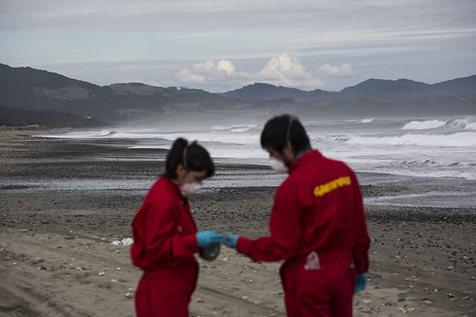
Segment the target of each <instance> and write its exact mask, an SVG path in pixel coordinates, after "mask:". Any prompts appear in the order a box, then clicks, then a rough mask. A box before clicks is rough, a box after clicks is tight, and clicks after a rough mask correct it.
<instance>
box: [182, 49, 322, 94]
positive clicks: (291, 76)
mask: <svg viewBox="0 0 476 317" xmlns="http://www.w3.org/2000/svg"><path fill="white" fill-rule="evenodd" d="M175 79H176V80H177V81H178V82H179V83H182V84H191V85H197V86H201V87H205V86H210V85H220V86H229V87H233V88H236V87H237V86H242V85H246V84H249V83H252V82H265V83H269V84H273V85H277V86H286V87H296V88H302V89H316V88H318V87H322V86H324V82H322V81H321V80H320V79H319V78H317V77H315V76H314V75H312V74H311V73H310V72H309V71H308V70H307V68H306V67H305V66H304V65H303V64H301V62H300V61H299V60H298V59H297V57H293V56H290V55H288V54H282V55H279V56H274V57H271V58H270V59H269V61H268V62H267V63H266V65H265V66H263V67H262V68H261V70H259V71H258V72H257V73H246V72H239V71H237V70H236V67H235V65H234V64H233V63H232V62H231V61H230V60H227V59H221V60H218V61H215V60H207V61H204V62H202V63H198V64H195V65H192V66H185V67H183V68H182V69H180V71H178V72H177V73H176V74H175Z"/></svg>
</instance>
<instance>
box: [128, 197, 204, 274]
mask: <svg viewBox="0 0 476 317" xmlns="http://www.w3.org/2000/svg"><path fill="white" fill-rule="evenodd" d="M177 225H178V224H177V219H176V216H175V206H174V204H173V202H172V201H170V200H167V199H163V198H162V199H153V198H152V199H150V200H148V201H146V202H145V203H144V205H143V206H142V207H141V210H140V211H139V213H138V215H137V216H136V219H135V220H134V224H133V230H134V243H133V245H132V248H131V256H132V260H133V262H134V264H135V265H137V266H139V267H141V268H142V269H150V268H153V267H155V266H156V265H157V264H159V263H161V262H172V261H173V260H174V259H175V258H179V257H186V256H191V255H193V254H194V253H196V252H198V245H197V240H196V236H195V234H186V235H184V234H181V233H179V232H178V231H177ZM136 239H137V240H138V241H136Z"/></svg>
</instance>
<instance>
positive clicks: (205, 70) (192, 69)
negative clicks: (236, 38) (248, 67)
mask: <svg viewBox="0 0 476 317" xmlns="http://www.w3.org/2000/svg"><path fill="white" fill-rule="evenodd" d="M247 77H248V75H247V74H246V73H240V72H237V71H236V69H235V65H233V63H232V62H231V61H229V60H227V59H221V60H219V61H214V60H212V59H209V60H207V61H205V62H203V63H198V64H195V65H193V66H186V67H184V68H182V69H181V70H180V71H179V72H178V73H176V74H175V78H176V79H177V80H178V81H179V82H182V83H191V84H203V83H213V82H218V81H222V80H231V81H240V80H245V79H246V78H247Z"/></svg>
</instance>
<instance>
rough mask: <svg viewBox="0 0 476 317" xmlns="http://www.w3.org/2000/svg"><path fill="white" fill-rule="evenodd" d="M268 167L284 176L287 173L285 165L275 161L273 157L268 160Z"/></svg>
mask: <svg viewBox="0 0 476 317" xmlns="http://www.w3.org/2000/svg"><path fill="white" fill-rule="evenodd" d="M269 165H270V166H271V168H272V169H273V170H275V171H276V172H278V173H282V174H284V173H287V172H288V168H287V167H286V165H284V163H283V162H281V161H280V160H278V159H275V158H274V157H272V158H270V159H269Z"/></svg>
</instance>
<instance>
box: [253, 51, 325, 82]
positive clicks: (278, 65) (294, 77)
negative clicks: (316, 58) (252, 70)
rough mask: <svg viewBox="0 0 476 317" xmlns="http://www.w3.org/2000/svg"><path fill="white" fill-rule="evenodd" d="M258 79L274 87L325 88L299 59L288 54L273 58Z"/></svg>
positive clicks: (258, 75)
mask: <svg viewBox="0 0 476 317" xmlns="http://www.w3.org/2000/svg"><path fill="white" fill-rule="evenodd" d="M257 78H258V79H259V80H261V81H265V82H268V83H271V84H274V85H281V86H288V87H300V88H317V87H322V86H324V82H322V81H321V80H320V79H319V78H317V77H315V76H314V75H312V74H311V73H310V72H309V71H308V70H307V69H306V67H305V66H304V65H302V64H301V63H300V62H299V60H298V59H297V57H293V56H290V55H288V54H282V55H280V56H275V57H272V58H271V59H270V60H269V61H268V63H267V64H266V65H265V66H264V67H263V69H261V70H260V71H259V73H258V74H257Z"/></svg>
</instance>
